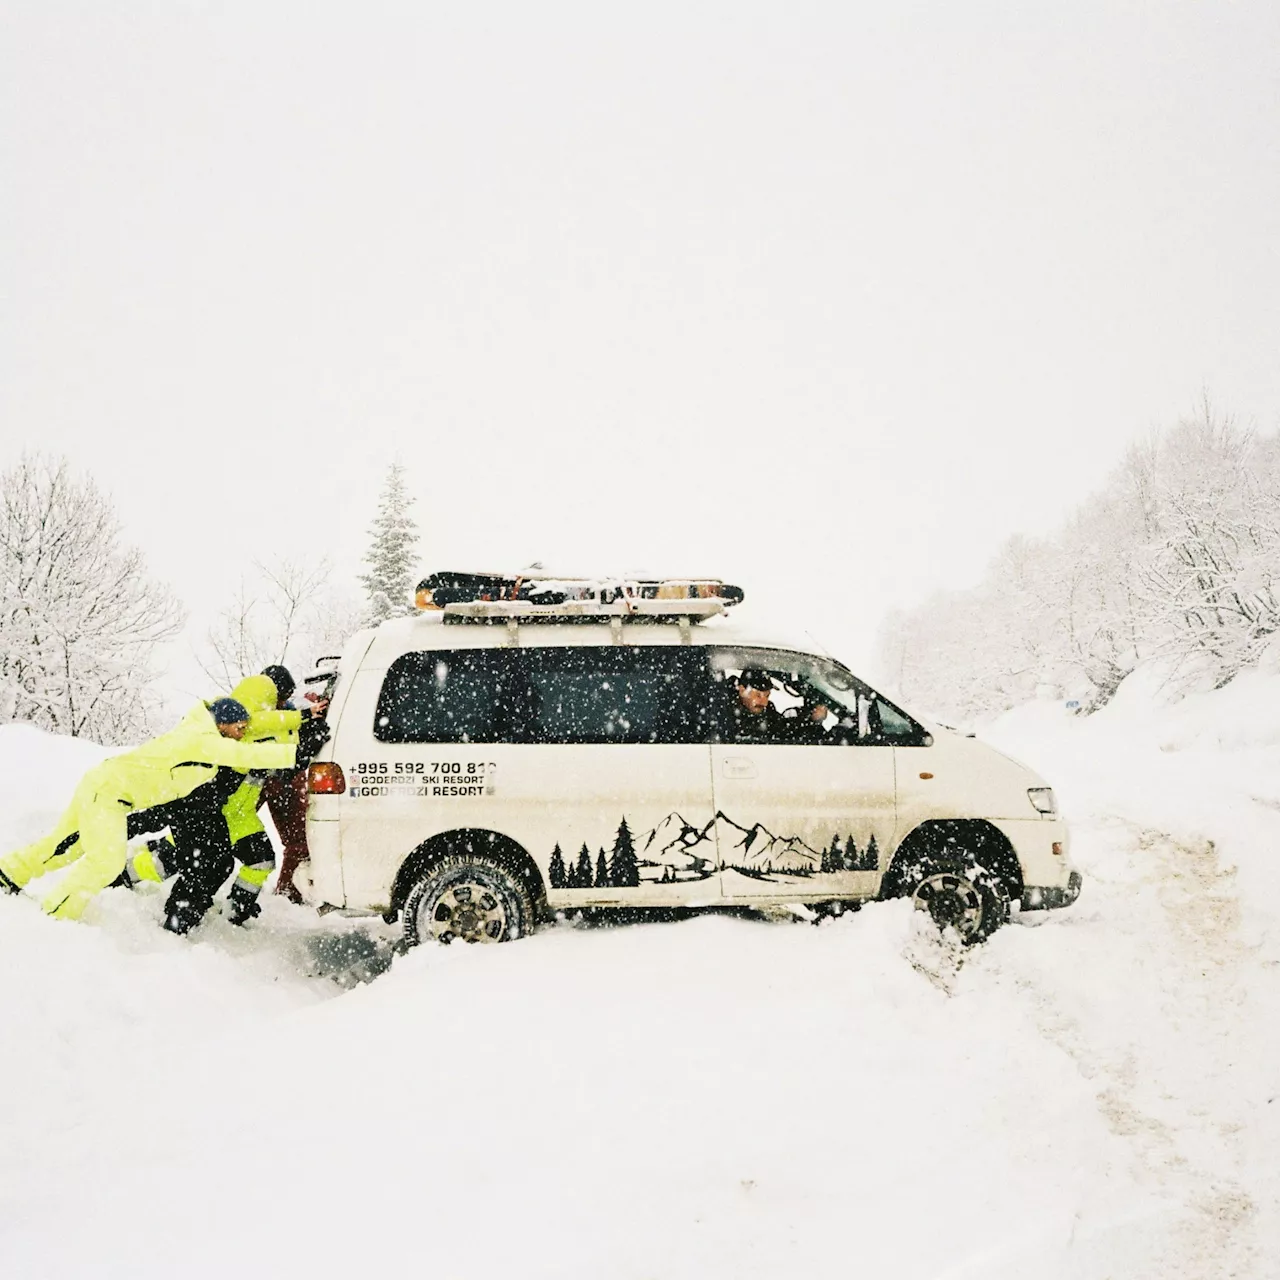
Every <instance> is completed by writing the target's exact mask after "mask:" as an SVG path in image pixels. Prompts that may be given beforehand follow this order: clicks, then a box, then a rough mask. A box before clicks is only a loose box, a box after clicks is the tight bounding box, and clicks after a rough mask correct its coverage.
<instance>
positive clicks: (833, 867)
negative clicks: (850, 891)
mask: <svg viewBox="0 0 1280 1280" xmlns="http://www.w3.org/2000/svg"><path fill="white" fill-rule="evenodd" d="M821 870H822V871H824V872H826V873H828V874H830V873H831V872H833V871H843V870H844V859H843V858H842V857H841V856H840V837H839V836H832V837H831V844H830V846H829V847H828V848H826V849H824V850H823V851H822V867H821Z"/></svg>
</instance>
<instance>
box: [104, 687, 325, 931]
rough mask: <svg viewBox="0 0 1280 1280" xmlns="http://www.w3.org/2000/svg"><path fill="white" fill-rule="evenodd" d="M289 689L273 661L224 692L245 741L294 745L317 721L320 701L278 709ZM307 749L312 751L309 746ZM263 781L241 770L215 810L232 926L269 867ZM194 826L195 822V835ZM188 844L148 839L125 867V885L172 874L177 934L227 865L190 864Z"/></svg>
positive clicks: (249, 909)
mask: <svg viewBox="0 0 1280 1280" xmlns="http://www.w3.org/2000/svg"><path fill="white" fill-rule="evenodd" d="M293 688H294V682H293V677H292V676H291V675H290V674H289V672H288V671H287V670H286V669H285V668H284V667H281V666H271V667H268V668H267V669H266V670H265V671H263V672H262V673H260V674H258V675H252V676H247V677H246V678H245V679H243V680H241V681H240V683H239V684H238V685H236V687H235V688H234V689H233V690H232V691H231V697H232V698H233V699H235V701H237V702H239V703H240V704H241V705H243V706H244V708H245V709H246V711H247V712H248V713H249V723H248V727H247V728H246V730H245V734H244V740H245V741H246V742H249V741H255V742H278V743H285V744H289V745H292V746H294V747H295V748H296V747H297V745H298V739H299V731H300V730H301V729H302V726H303V724H304V722H306V721H313V720H319V718H320V717H321V716H322V715H323V713H324V710H325V707H326V706H327V704H325V703H319V704H317V705H316V706H315V707H313V708H308V709H307V710H306V711H295V710H293V709H292V708H289V707H286V706H284V705H283V704H284V702H285V701H286V699H287V698H288V695H289V693H291V692H292V691H293ZM308 727H309V728H310V729H312V730H315V729H321V730H322V731H323V726H321V725H318V724H311V725H309V726H308ZM313 736H315V735H314V734H308V737H313ZM317 745H318V744H317ZM310 749H311V751H314V750H315V749H316V746H315V745H312V746H311V748H310ZM265 781H266V774H265V772H263V771H261V770H256V769H255V770H254V771H253V772H251V773H249V775H248V776H247V777H246V778H245V780H244V782H243V783H241V784H240V786H239V787H238V788H237V789H236V791H235V792H234V793H233V794H232V796H231V798H230V799H229V800H228V801H227V803H226V804H225V806H224V807H223V810H222V813H223V817H224V818H225V820H226V826H227V837H228V840H229V842H230V852H231V854H232V856H233V857H234V858H235V859H236V860H238V861H239V863H240V870H239V872H238V873H237V875H236V879H235V883H234V884H233V885H232V887H231V894H230V898H229V904H230V909H229V913H228V918H229V919H230V921H231V923H232V924H237V925H238V924H244V923H245V922H246V921H247V920H249V919H252V917H253V916H255V915H257V914H258V913H259V911H260V908H259V906H258V895H259V893H260V892H261V890H262V886H263V885H264V884H265V883H266V881H267V878H268V877H269V876H270V875H271V872H272V870H273V869H274V867H275V848H274V846H273V845H272V843H271V838H270V836H268V835H267V832H266V829H265V828H264V827H263V825H262V819H261V818H260V817H259V816H258V809H259V806H260V805H261V803H262V787H263V784H264V783H265ZM198 830H199V828H198V827H197V828H196V832H197V833H198ZM190 843H192V840H191V838H190V837H179V836H177V834H176V833H174V835H173V836H171V838H170V839H169V840H160V841H152V842H151V844H150V845H148V846H147V847H146V848H145V849H142V850H141V851H139V852H138V853H137V854H135V855H134V857H133V858H132V859H131V861H130V863H129V867H128V870H127V879H128V882H129V883H130V884H132V885H136V884H138V883H139V882H141V881H143V880H151V881H157V882H158V881H163V880H166V879H168V878H169V877H170V876H171V875H173V874H175V873H177V874H178V876H179V880H178V883H177V884H176V885H175V886H174V889H173V892H172V893H171V895H170V907H171V909H170V910H169V912H168V915H169V917H175V916H176V917H177V918H178V919H177V923H178V924H180V925H181V926H183V927H182V928H181V929H179V930H178V931H183V932H185V930H186V929H189V928H191V927H193V926H194V925H195V924H196V923H198V922H199V920H200V919H202V918H203V916H204V914H205V912H206V911H207V910H208V909H209V907H210V905H211V904H212V902H213V895H214V894H215V893H216V892H217V890H218V888H219V887H220V886H221V884H222V883H223V881H224V880H225V879H226V878H227V876H228V875H229V874H230V873H231V869H232V865H233V864H232V862H231V861H226V862H223V861H221V860H219V859H218V858H217V857H206V858H205V859H204V860H203V862H200V863H196V861H195V860H194V859H193V858H192V856H191V854H192V851H191V850H190V849H189V848H188V847H187V845H189V844H190ZM168 927H170V926H169V925H168V924H166V928H168Z"/></svg>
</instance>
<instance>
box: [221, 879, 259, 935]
mask: <svg viewBox="0 0 1280 1280" xmlns="http://www.w3.org/2000/svg"><path fill="white" fill-rule="evenodd" d="M227 906H228V907H229V908H230V909H229V910H228V912H227V919H228V920H230V921H231V923H232V924H234V925H244V924H248V923H249V921H250V920H252V919H253V918H254V916H260V915H261V914H262V904H261V903H260V902H259V901H258V895H257V893H255V892H254V891H253V890H250V889H245V888H244V887H243V886H242V885H239V884H236V885H233V886H232V887H231V893H230V894H229V895H228V897H227Z"/></svg>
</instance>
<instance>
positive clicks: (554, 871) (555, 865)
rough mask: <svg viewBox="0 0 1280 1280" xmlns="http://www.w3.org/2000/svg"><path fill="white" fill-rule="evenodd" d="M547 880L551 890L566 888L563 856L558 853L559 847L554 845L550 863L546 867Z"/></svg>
mask: <svg viewBox="0 0 1280 1280" xmlns="http://www.w3.org/2000/svg"><path fill="white" fill-rule="evenodd" d="M547 879H548V880H549V881H550V883H551V887H552V888H553V889H566V888H568V883H569V881H568V876H566V875H565V870H564V854H562V853H561V852H560V846H559V845H556V847H555V849H554V850H552V853H551V863H550V865H549V866H548V867H547Z"/></svg>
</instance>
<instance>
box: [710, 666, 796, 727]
mask: <svg viewBox="0 0 1280 1280" xmlns="http://www.w3.org/2000/svg"><path fill="white" fill-rule="evenodd" d="M719 692H720V706H719V708H718V712H719V714H718V715H717V716H716V731H717V736H718V737H719V739H720V741H721V742H740V741H758V740H759V739H761V738H763V739H765V740H766V741H774V742H786V741H789V740H791V739H793V738H794V736H795V732H794V723H795V722H794V721H792V720H788V719H787V718H786V717H785V716H784V715H783V714H782V712H781V711H779V710H778V708H777V707H775V706H774V705H773V702H772V698H773V678H772V677H771V676H770V675H769V673H768V672H767V671H765V670H764V669H763V668H760V667H747V668H746V669H745V670H743V672H742V673H741V675H739V676H738V678H737V680H736V681H735V682H734V683H733V684H730V683H729V682H728V681H727V680H726V681H725V683H724V684H722V685H721V686H720V691H719Z"/></svg>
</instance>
